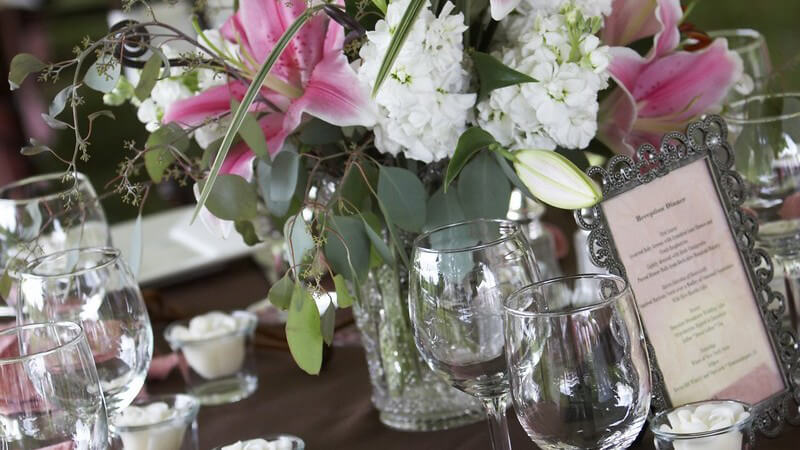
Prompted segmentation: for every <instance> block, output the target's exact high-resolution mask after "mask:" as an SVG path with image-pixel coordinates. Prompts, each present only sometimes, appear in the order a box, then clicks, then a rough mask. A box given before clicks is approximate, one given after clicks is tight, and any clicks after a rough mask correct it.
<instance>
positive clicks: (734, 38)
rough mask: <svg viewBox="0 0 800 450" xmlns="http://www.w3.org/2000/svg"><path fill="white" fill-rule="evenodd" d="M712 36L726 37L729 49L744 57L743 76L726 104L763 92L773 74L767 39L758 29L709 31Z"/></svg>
mask: <svg viewBox="0 0 800 450" xmlns="http://www.w3.org/2000/svg"><path fill="white" fill-rule="evenodd" d="M708 35H709V37H711V38H725V39H726V40H727V41H728V49H730V50H731V51H734V52H736V54H737V55H739V57H741V58H742V76H741V78H739V80H738V81H737V82H736V84H734V85H733V88H732V89H731V90H730V92H729V93H728V96H727V97H726V99H725V101H724V102H723V104H724V105H729V104H731V103H733V102H735V101H737V100H741V99H742V98H745V97H747V96H750V95H756V94H763V93H764V92H765V90H766V88H767V85H768V84H769V77H770V75H771V74H772V63H771V62H770V58H769V50H768V49H767V41H766V39H764V36H763V35H762V34H761V33H759V32H758V31H756V30H751V29H747V28H740V29H732V30H716V31H709V32H708Z"/></svg>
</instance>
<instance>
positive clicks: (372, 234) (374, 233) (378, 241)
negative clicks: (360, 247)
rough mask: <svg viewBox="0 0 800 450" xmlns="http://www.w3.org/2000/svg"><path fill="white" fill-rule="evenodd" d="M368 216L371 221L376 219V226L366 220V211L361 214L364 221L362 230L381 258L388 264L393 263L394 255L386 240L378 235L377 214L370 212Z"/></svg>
mask: <svg viewBox="0 0 800 450" xmlns="http://www.w3.org/2000/svg"><path fill="white" fill-rule="evenodd" d="M369 217H371V218H372V220H373V222H375V221H377V222H378V223H377V225H378V226H377V227H375V226H374V225H375V224H374V223H373V224H370V223H369V222H368V220H367V213H365V214H363V215H362V218H361V220H363V221H364V230H366V232H367V237H368V238H369V241H370V242H372V247H373V248H374V249H375V250H376V251H377V252H378V254H379V255H380V256H381V259H382V260H383V261H384V262H385V263H386V264H389V265H394V255H393V254H392V251H391V250H390V249H389V246H388V245H386V242H384V241H383V238H382V237H381V236H380V234H379V233H380V221H378V218H377V216H375V215H374V214H372V213H369Z"/></svg>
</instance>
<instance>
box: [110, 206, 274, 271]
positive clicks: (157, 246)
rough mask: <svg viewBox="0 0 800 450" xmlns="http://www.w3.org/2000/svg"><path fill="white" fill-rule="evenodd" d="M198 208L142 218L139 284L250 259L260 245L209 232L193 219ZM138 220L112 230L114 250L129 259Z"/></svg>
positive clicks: (240, 238) (234, 235) (235, 237)
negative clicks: (115, 248) (247, 257)
mask: <svg viewBox="0 0 800 450" xmlns="http://www.w3.org/2000/svg"><path fill="white" fill-rule="evenodd" d="M193 210H194V205H189V206H185V207H181V208H177V209H173V210H170V211H166V212H162V213H158V214H151V215H148V216H145V217H143V218H142V246H143V248H142V263H141V267H140V269H139V277H138V278H139V284H141V285H154V284H164V283H165V282H167V281H176V280H178V279H180V280H186V279H189V278H194V277H197V276H201V275H204V274H207V273H208V272H210V271H213V270H214V269H216V268H218V267H219V266H220V265H222V263H224V262H226V261H230V260H232V259H235V258H240V257H243V256H247V255H249V254H251V253H252V252H254V251H256V250H258V249H259V248H260V245H257V246H255V247H250V246H248V245H247V244H245V243H244V241H243V240H242V237H241V236H239V234H238V233H236V232H235V231H234V232H232V233H231V235H230V236H229V237H228V238H227V239H223V238H222V237H221V236H218V235H215V234H213V233H211V232H210V231H208V230H207V229H206V227H205V226H204V225H203V224H202V222H201V221H200V220H199V219H198V220H197V221H195V223H194V224H192V225H190V224H189V222H190V221H191V218H192V211H193ZM134 224H135V220H130V221H127V222H121V223H118V224H116V225H114V226H112V227H111V239H112V240H113V242H114V246H115V247H117V248H119V249H120V250H121V251H122V254H123V256H124V257H125V258H126V259H128V256H129V255H130V252H131V238H132V236H133V228H134Z"/></svg>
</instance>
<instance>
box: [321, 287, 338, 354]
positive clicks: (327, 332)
mask: <svg viewBox="0 0 800 450" xmlns="http://www.w3.org/2000/svg"><path fill="white" fill-rule="evenodd" d="M322 295H327V293H326V294H322ZM335 329H336V307H335V306H334V305H333V303H331V304H330V305H328V307H327V308H326V309H325V312H324V313H322V317H320V332H321V333H322V340H323V342H325V343H326V344H328V345H331V344H333V332H334V331H335Z"/></svg>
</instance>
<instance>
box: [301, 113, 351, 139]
mask: <svg viewBox="0 0 800 450" xmlns="http://www.w3.org/2000/svg"><path fill="white" fill-rule="evenodd" d="M342 137H343V136H342V128H341V127H337V126H336V125H331V124H329V123H328V122H325V121H324V120H321V119H317V118H316V117H314V118H313V119H311V120H309V121H308V122H307V123H306V124H305V125H303V128H302V129H301V130H300V133H299V134H298V138H299V139H300V142H302V143H303V144H306V145H313V146H318V145H326V144H334V143H336V142H339V141H341V140H342Z"/></svg>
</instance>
